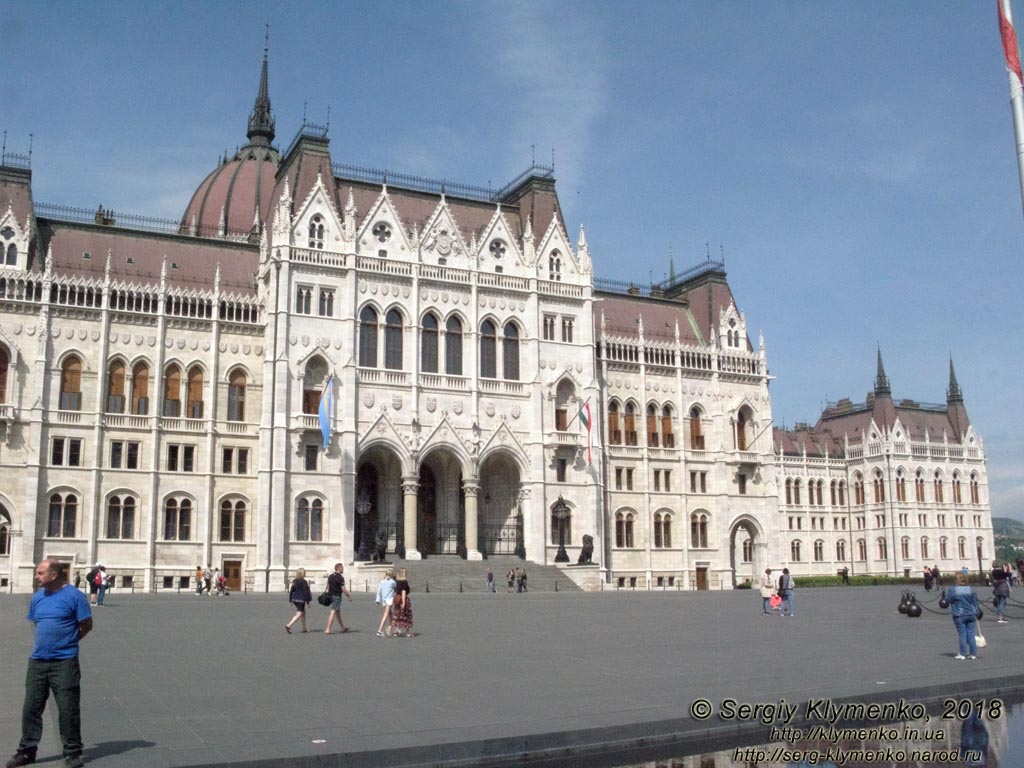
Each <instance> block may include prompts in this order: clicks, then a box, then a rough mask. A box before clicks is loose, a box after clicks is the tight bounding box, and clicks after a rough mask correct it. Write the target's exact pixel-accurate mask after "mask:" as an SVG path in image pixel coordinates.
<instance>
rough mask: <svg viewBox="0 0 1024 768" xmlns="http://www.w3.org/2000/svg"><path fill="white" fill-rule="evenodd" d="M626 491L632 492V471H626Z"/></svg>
mask: <svg viewBox="0 0 1024 768" xmlns="http://www.w3.org/2000/svg"><path fill="white" fill-rule="evenodd" d="M626 490H627V491H632V490H633V470H632V469H627V470H626Z"/></svg>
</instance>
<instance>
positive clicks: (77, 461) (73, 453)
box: [68, 438, 82, 467]
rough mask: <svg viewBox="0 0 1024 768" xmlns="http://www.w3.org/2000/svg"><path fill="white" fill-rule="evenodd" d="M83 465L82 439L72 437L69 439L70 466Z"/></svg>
mask: <svg viewBox="0 0 1024 768" xmlns="http://www.w3.org/2000/svg"><path fill="white" fill-rule="evenodd" d="M81 465H82V441H81V440H76V439H74V438H72V439H71V440H68V466H69V467H79V466H81Z"/></svg>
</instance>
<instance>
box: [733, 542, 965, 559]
mask: <svg viewBox="0 0 1024 768" xmlns="http://www.w3.org/2000/svg"><path fill="white" fill-rule="evenodd" d="M984 543H985V542H984V539H981V538H978V539H977V540H976V542H975V546H976V547H977V548H979V549H980V548H983V547H984ZM874 544H875V556H876V559H878V560H887V559H888V557H889V545H888V543H887V541H886V539H885V537H884V536H879V537H878V538H877V539H875V542H874ZM929 544H930V541H929V539H928V537H927V536H922V537H921V540H920V548H919V557H920V559H921V560H922V561H928V560H930V559H931V558H932V553H931V551H930V547H929ZM855 546H856V551H857V557H856V560H857V561H858V562H864V561H866V560H867V559H868V542H867V540H866V539H857V541H856V542H855ZM835 549H836V558H835V559H836V560H837V561H839V562H842V561H845V560H846V541H845V540H843V539H840V540H839V541H837V542H836V543H835ZM956 552H957V558H958V559H960V560H967V559H968V558H971V557H973V556H974V553H971V552H968V551H967V539H966V538H965V537H963V536H960V537H959V538H957V540H956ZM747 554H748V552H747V549H746V548H744V562H750V560H749V557H748V556H747ZM900 555H901V557H902V559H903V560H904V561H907V560H910V559H911V558H912V557H913V553H912V552H911V539H910V537H909V536H904V537H902V538H901V539H900ZM789 556H790V560H791V561H792V562H802V561H803V560H804V557H803V543H802V542H801V541H800V539H793V540H792V541H791V542H790V544H789ZM938 558H939V559H940V560H949V559H950V554H949V539H948V538H947V537H945V536H942V537H940V538H939V550H938ZM824 560H825V542H824V541H823V540H821V539H817V540H816V541H815V542H814V544H813V562H816V563H820V562H824Z"/></svg>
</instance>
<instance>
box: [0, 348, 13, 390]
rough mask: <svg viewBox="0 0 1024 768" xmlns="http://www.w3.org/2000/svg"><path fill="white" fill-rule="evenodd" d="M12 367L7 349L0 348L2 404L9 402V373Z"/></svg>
mask: <svg viewBox="0 0 1024 768" xmlns="http://www.w3.org/2000/svg"><path fill="white" fill-rule="evenodd" d="M10 366H11V358H10V356H9V355H8V354H7V349H6V348H5V347H0V403H6V402H7V371H8V369H9V368H10Z"/></svg>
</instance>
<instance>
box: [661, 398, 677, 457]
mask: <svg viewBox="0 0 1024 768" xmlns="http://www.w3.org/2000/svg"><path fill="white" fill-rule="evenodd" d="M661 444H662V445H664V446H665V447H666V448H675V447H676V437H675V435H673V434H672V406H671V405H666V406H665V407H664V408H662V409H661Z"/></svg>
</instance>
